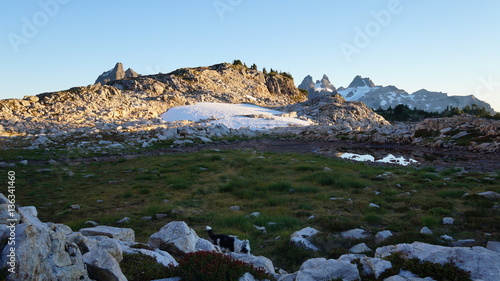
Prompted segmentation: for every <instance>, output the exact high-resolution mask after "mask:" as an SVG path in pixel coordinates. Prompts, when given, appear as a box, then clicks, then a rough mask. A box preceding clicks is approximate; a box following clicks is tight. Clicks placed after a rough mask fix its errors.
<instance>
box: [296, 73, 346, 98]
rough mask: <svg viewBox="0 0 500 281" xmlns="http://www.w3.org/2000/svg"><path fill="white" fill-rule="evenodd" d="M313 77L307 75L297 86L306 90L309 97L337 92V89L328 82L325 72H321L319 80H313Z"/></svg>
mask: <svg viewBox="0 0 500 281" xmlns="http://www.w3.org/2000/svg"><path fill="white" fill-rule="evenodd" d="M313 81H314V80H313V78H312V76H311V75H307V76H306V77H305V78H304V80H302V83H300V85H299V86H298V88H299V89H303V90H306V91H307V92H308V93H309V95H308V98H309V99H313V98H317V97H321V96H329V95H332V94H336V93H337V89H336V88H335V86H334V85H333V84H332V83H331V82H330V79H329V78H328V76H327V75H326V74H323V77H322V78H321V80H316V82H313Z"/></svg>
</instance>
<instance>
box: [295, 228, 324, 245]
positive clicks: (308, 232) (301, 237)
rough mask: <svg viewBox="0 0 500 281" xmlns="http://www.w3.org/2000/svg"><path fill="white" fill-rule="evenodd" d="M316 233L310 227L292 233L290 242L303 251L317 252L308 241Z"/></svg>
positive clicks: (316, 231) (316, 232)
mask: <svg viewBox="0 0 500 281" xmlns="http://www.w3.org/2000/svg"><path fill="white" fill-rule="evenodd" d="M318 233H319V231H318V230H316V229H314V228H312V227H306V228H304V229H301V230H299V231H296V232H294V233H292V235H291V238H290V241H291V242H292V243H294V244H295V245H297V246H299V247H303V248H305V249H308V250H312V251H319V249H318V247H316V246H315V245H314V244H313V243H311V241H310V239H311V238H312V237H313V236H315V235H316V234H318Z"/></svg>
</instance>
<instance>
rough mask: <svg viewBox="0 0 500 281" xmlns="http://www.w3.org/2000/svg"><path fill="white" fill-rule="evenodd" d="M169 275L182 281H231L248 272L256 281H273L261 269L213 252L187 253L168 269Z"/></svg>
mask: <svg viewBox="0 0 500 281" xmlns="http://www.w3.org/2000/svg"><path fill="white" fill-rule="evenodd" d="M169 271H170V272H169V273H168V274H169V275H170V276H172V277H176V276H179V277H182V280H184V281H233V280H239V278H240V277H241V276H243V274H245V273H246V272H249V273H250V274H252V276H254V277H255V278H256V279H258V280H264V279H268V280H274V278H273V277H272V276H271V275H269V274H267V273H265V271H264V270H262V269H256V268H254V267H253V266H252V265H250V264H248V263H244V262H242V261H239V260H233V259H232V258H230V257H228V256H226V255H223V254H220V253H214V252H207V251H201V252H196V253H189V254H187V255H186V256H184V257H182V258H181V259H180V260H179V266H177V267H173V266H171V267H170V268H169Z"/></svg>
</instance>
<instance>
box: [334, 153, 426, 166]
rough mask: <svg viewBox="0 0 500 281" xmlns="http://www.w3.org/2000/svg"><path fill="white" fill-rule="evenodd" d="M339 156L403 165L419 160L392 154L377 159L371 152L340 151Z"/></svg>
mask: <svg viewBox="0 0 500 281" xmlns="http://www.w3.org/2000/svg"><path fill="white" fill-rule="evenodd" d="M337 157H340V158H342V159H349V160H354V161H359V162H367V161H369V162H379V163H389V164H398V165H402V166H407V165H410V164H416V163H418V161H417V160H415V159H412V158H408V159H406V158H404V157H403V156H401V157H396V156H394V155H392V154H388V155H386V156H384V158H382V159H378V160H375V157H373V156H372V155H370V154H356V153H338V154H337Z"/></svg>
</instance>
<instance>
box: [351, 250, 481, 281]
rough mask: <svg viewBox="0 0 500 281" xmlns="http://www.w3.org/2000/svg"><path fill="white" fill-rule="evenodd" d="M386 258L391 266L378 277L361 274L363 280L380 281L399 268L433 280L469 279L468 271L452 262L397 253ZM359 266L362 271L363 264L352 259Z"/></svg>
mask: <svg viewBox="0 0 500 281" xmlns="http://www.w3.org/2000/svg"><path fill="white" fill-rule="evenodd" d="M385 259H386V260H388V261H390V262H391V264H392V268H390V269H388V270H386V271H384V272H383V273H382V274H381V275H380V276H379V277H378V278H375V276H373V275H365V276H361V280H363V281H379V280H380V281H381V280H384V279H386V278H388V277H391V276H393V275H397V274H399V272H400V270H407V271H410V272H412V273H413V274H416V275H417V276H419V277H421V278H426V277H432V278H433V279H434V280H443V281H447V280H450V281H451V280H453V281H471V280H472V279H471V277H470V273H469V272H467V271H465V270H462V269H460V268H458V267H457V266H456V265H455V264H453V263H450V262H448V263H445V264H438V263H431V262H428V261H421V260H419V259H415V258H414V259H405V258H403V257H401V256H399V255H397V254H393V255H391V256H389V257H387V258H385ZM354 262H355V263H356V264H357V265H358V268H359V272H363V270H362V268H363V265H362V264H361V263H360V262H359V260H355V261H354Z"/></svg>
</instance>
